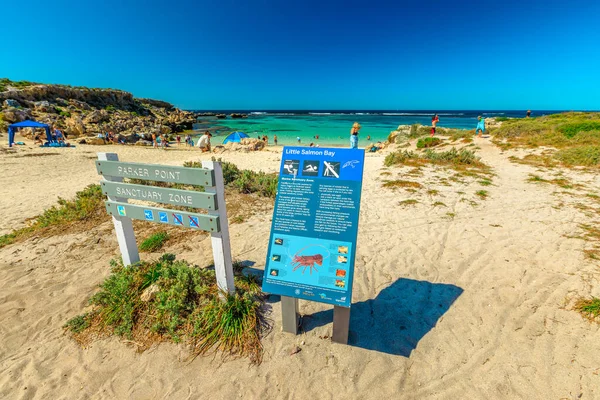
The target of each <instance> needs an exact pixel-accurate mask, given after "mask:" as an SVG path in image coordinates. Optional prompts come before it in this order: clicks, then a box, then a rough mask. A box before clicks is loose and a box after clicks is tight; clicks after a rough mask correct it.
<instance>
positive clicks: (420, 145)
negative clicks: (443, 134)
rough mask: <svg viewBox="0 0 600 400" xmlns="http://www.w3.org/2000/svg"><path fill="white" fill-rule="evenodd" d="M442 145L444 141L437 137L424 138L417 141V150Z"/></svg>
mask: <svg viewBox="0 0 600 400" xmlns="http://www.w3.org/2000/svg"><path fill="white" fill-rule="evenodd" d="M440 143H442V140H441V139H440V138H437V137H424V138H420V139H419V140H418V141H417V149H424V148H429V147H435V146H438V145H439V144H440Z"/></svg>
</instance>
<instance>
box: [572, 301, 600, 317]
mask: <svg viewBox="0 0 600 400" xmlns="http://www.w3.org/2000/svg"><path fill="white" fill-rule="evenodd" d="M575 310H577V311H579V312H580V313H581V315H583V316H584V317H585V318H588V319H589V320H594V319H596V318H597V317H599V316H600V299H599V298H597V297H592V298H591V299H579V300H578V301H577V303H575Z"/></svg>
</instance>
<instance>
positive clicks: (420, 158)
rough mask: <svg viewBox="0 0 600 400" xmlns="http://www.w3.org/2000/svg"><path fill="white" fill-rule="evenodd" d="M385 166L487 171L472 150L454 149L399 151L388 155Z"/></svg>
mask: <svg viewBox="0 0 600 400" xmlns="http://www.w3.org/2000/svg"><path fill="white" fill-rule="evenodd" d="M384 164H385V165H386V166H392V165H410V166H415V167H417V166H421V165H426V164H435V165H445V166H451V167H455V168H459V167H471V168H475V169H480V170H487V169H488V168H489V167H487V166H486V165H485V164H484V163H483V162H481V160H480V159H479V157H477V156H476V155H475V153H474V152H473V151H471V150H467V149H460V150H457V149H456V148H452V149H450V150H447V151H440V152H436V151H434V150H431V149H426V150H425V151H423V152H415V151H411V150H399V151H395V152H392V153H390V154H388V155H387V156H386V157H385V160H384Z"/></svg>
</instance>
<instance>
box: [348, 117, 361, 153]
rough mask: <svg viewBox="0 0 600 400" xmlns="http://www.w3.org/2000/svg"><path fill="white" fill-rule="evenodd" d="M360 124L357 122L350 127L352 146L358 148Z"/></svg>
mask: <svg viewBox="0 0 600 400" xmlns="http://www.w3.org/2000/svg"><path fill="white" fill-rule="evenodd" d="M360 128H361V126H360V124H359V123H358V122H355V123H354V124H353V125H352V129H350V148H351V149H358V131H360Z"/></svg>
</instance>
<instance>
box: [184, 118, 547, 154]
mask: <svg viewBox="0 0 600 400" xmlns="http://www.w3.org/2000/svg"><path fill="white" fill-rule="evenodd" d="M231 112H232V111H227V112H223V113H224V114H227V115H229V114H230V113H231ZM233 112H241V113H245V114H248V118H244V119H231V118H229V117H228V118H227V119H223V120H220V119H217V118H216V117H203V118H202V119H201V121H199V123H198V124H196V125H195V126H194V128H195V129H197V130H199V131H203V130H206V129H210V130H211V131H212V132H213V139H212V142H213V144H214V145H217V144H220V143H221V142H222V140H224V138H225V137H226V136H227V135H228V134H229V133H231V132H234V131H242V132H244V133H246V134H247V135H249V136H250V137H259V136H262V135H267V136H268V137H269V143H272V140H273V135H277V138H278V142H279V144H281V145H295V144H297V138H298V137H299V138H300V140H301V143H302V144H303V145H308V144H310V143H315V144H318V145H319V146H327V145H338V146H339V145H349V141H350V139H349V136H350V128H351V127H352V124H353V123H354V122H359V123H360V124H361V126H362V128H361V130H360V133H359V146H364V145H366V144H367V143H369V141H368V140H367V138H368V137H369V136H370V141H371V142H377V141H383V140H385V139H386V138H387V136H388V135H389V133H390V132H391V131H393V130H395V129H396V128H397V127H398V125H412V124H421V125H431V117H432V116H433V115H434V114H435V113H437V114H438V116H439V118H440V121H439V122H438V126H440V127H446V128H458V129H475V126H476V125H477V116H478V115H482V116H484V117H499V116H502V117H524V116H525V111H479V112H478V111H447V112H443V111H439V112H432V111H406V112H403V111H364V112H361V111H315V112H306V111H233ZM553 112H554V111H553ZM553 112H543V113H544V114H546V113H553ZM541 114H542V112H534V113H533V115H541ZM317 136H318V139H317Z"/></svg>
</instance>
